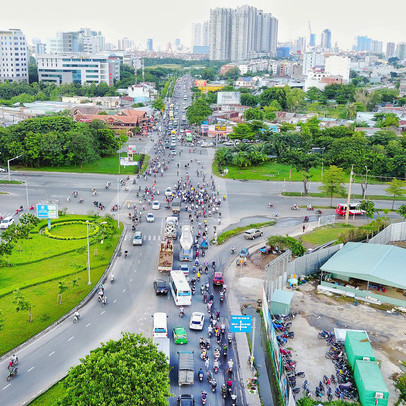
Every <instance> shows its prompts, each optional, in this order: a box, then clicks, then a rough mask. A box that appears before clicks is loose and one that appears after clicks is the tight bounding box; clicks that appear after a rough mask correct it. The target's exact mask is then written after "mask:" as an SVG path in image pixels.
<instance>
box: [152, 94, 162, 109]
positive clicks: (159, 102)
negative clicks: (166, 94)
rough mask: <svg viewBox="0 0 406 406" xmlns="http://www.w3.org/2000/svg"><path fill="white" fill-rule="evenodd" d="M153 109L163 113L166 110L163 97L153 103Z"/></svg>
mask: <svg viewBox="0 0 406 406" xmlns="http://www.w3.org/2000/svg"><path fill="white" fill-rule="evenodd" d="M152 107H153V108H154V109H156V110H159V111H163V109H164V108H165V102H164V101H163V100H162V98H161V97H158V98H157V99H155V100H154V101H153V102H152Z"/></svg>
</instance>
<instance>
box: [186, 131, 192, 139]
mask: <svg viewBox="0 0 406 406" xmlns="http://www.w3.org/2000/svg"><path fill="white" fill-rule="evenodd" d="M185 136H186V142H192V141H193V136H192V133H191V132H190V130H186V131H185Z"/></svg>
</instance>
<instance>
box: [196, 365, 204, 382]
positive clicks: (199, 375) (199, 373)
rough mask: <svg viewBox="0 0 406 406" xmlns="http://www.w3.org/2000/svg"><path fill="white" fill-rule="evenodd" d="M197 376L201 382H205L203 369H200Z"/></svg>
mask: <svg viewBox="0 0 406 406" xmlns="http://www.w3.org/2000/svg"><path fill="white" fill-rule="evenodd" d="M197 376H198V377H199V381H202V380H203V377H204V373H203V370H202V368H200V370H199V372H198V373H197Z"/></svg>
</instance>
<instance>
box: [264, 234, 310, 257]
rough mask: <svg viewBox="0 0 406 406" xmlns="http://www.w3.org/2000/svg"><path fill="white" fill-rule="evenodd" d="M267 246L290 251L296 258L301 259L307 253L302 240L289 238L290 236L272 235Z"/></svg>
mask: <svg viewBox="0 0 406 406" xmlns="http://www.w3.org/2000/svg"><path fill="white" fill-rule="evenodd" d="M267 244H268V245H269V246H272V247H278V248H279V249H280V250H283V249H289V250H291V251H292V254H293V255H294V256H295V257H301V256H303V255H304V254H305V252H306V249H305V248H304V247H303V244H302V241H301V240H296V238H293V237H289V236H288V235H286V236H283V235H272V236H270V237H269V238H268V241H267Z"/></svg>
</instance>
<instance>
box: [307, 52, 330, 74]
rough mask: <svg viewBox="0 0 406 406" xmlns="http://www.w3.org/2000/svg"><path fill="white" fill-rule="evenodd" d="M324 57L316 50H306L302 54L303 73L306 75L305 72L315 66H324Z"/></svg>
mask: <svg viewBox="0 0 406 406" xmlns="http://www.w3.org/2000/svg"><path fill="white" fill-rule="evenodd" d="M324 65H325V58H324V55H323V54H321V53H318V52H306V53H305V54H304V55H303V70H302V72H303V75H307V72H309V71H310V70H312V69H313V68H316V67H324Z"/></svg>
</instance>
